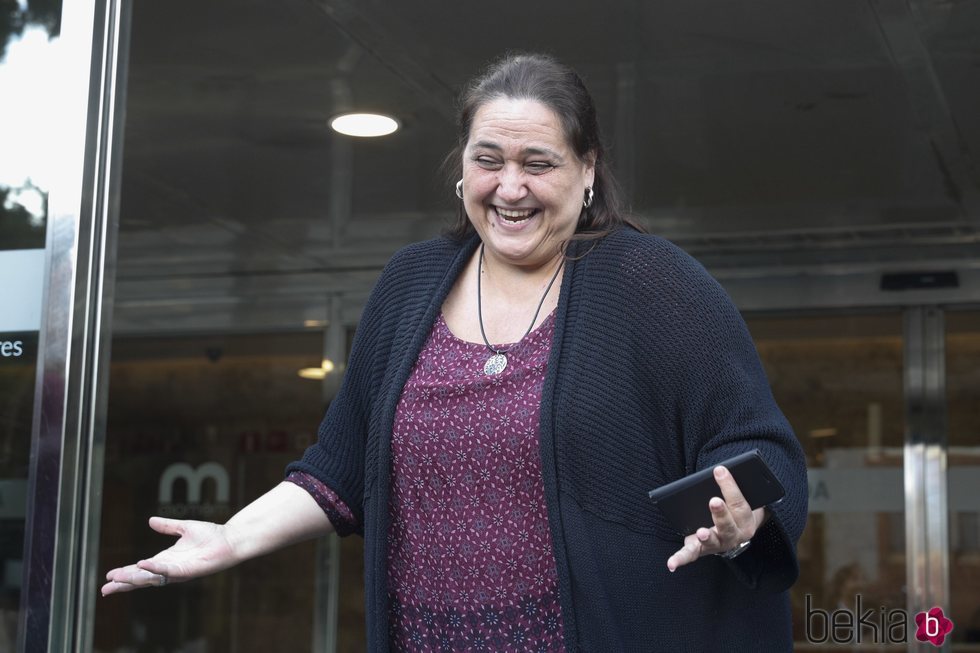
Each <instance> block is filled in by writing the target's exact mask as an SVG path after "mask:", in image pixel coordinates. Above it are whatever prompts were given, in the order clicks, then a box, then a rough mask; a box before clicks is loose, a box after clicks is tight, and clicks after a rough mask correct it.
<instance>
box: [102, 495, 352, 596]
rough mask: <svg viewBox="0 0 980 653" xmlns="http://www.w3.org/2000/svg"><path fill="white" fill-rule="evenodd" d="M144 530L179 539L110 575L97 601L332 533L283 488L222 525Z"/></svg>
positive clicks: (160, 524)
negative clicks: (151, 555) (110, 595)
mask: <svg viewBox="0 0 980 653" xmlns="http://www.w3.org/2000/svg"><path fill="white" fill-rule="evenodd" d="M150 528H152V529H153V530H155V531H157V532H159V533H164V534H166V535H173V536H175V537H178V538H179V539H178V540H177V542H176V543H174V545H173V546H171V547H170V548H169V549H166V550H164V551H161V552H160V553H158V554H156V555H155V556H153V557H152V558H148V559H146V560H140V561H139V562H137V563H136V564H132V565H126V566H125V567H119V568H117V569H113V570H112V571H110V572H109V573H108V574H106V580H107V581H108V582H107V583H106V584H105V585H103V586H102V595H103V596H107V595H109V594H115V593H116V592H128V591H131V590H134V589H140V588H143V587H158V586H160V585H164V584H166V583H176V582H182V581H186V580H191V579H193V578H199V577H201V576H206V575H208V574H213V573H215V572H218V571H221V570H223V569H227V568H229V567H233V566H234V565H237V564H238V563H240V562H244V561H245V560H248V559H250V558H254V557H257V556H260V555H263V554H265V553H270V552H272V551H275V550H276V549H280V548H282V547H284V546H287V545H289V544H293V543H296V542H301V541H303V540H308V539H310V538H313V537H318V536H321V535H326V534H328V533H330V532H332V531H333V526H332V525H331V524H330V520H329V519H327V516H326V514H325V513H324V512H323V509H322V508H320V506H319V505H317V503H316V501H315V500H314V499H313V497H312V496H310V494H309V493H308V492H307V491H306V490H304V489H303V488H301V487H299V486H297V485H295V484H293V483H288V482H283V483H280V484H279V485H277V486H276V487H274V488H272V489H271V490H269V491H268V492H266V493H265V494H264V495H262V496H261V497H259V498H258V499H256V500H255V501H253V502H252V503H250V504H248V505H247V506H245V507H244V508H242V509H241V510H240V511H238V512H237V513H236V514H235V515H234V516H233V517H232V518H231V519H229V520H228V522H227V523H225V524H213V523H211V522H202V521H193V520H181V519H164V518H163V517H151V518H150Z"/></svg>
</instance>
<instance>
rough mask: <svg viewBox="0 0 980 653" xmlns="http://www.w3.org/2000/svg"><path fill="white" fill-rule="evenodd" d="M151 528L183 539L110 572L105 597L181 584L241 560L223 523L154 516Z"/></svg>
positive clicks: (105, 586)
mask: <svg viewBox="0 0 980 653" xmlns="http://www.w3.org/2000/svg"><path fill="white" fill-rule="evenodd" d="M150 528H152V529H153V530H155V531H157V532H158V533H163V534H164V535H173V536H175V537H178V538H180V539H178V540H177V542H175V543H174V545H173V546H171V547H170V548H169V549H166V550H164V551H161V552H160V553H158V554H156V555H155V556H153V557H152V558H149V559H147V560H140V561H139V562H137V563H136V564H133V565H126V566H125V567H119V568H117V569H113V570H112V571H110V572H109V573H107V574H106V580H107V581H109V582H107V583H106V584H105V585H103V586H102V596H108V595H109V594H115V593H117V592H129V591H132V590H135V589H141V588H143V587H160V586H161V585H166V584H168V583H179V582H182V581H185V580H191V579H193V578H199V577H201V576H206V575H208V574H213V573H215V572H217V571H221V570H222V569H227V568H228V567H231V566H232V565H234V564H235V563H236V562H238V561H237V560H236V559H235V553H234V550H233V548H232V546H231V544H230V543H229V541H228V538H227V537H226V534H225V528H226V527H225V526H223V525H220V524H213V523H211V522H203V521H193V520H181V519H166V518H163V517H151V518H150Z"/></svg>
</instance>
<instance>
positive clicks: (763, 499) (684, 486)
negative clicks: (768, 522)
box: [650, 449, 786, 536]
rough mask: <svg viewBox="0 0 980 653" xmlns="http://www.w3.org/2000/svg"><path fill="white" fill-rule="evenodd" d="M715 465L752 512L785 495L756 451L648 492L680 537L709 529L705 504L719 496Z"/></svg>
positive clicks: (710, 520)
mask: <svg viewBox="0 0 980 653" xmlns="http://www.w3.org/2000/svg"><path fill="white" fill-rule="evenodd" d="M718 465H724V466H725V467H726V468H727V469H728V471H729V472H731V475H732V477H733V478H734V479H735V482H736V483H738V488H739V489H740V490H741V491H742V496H744V497H745V500H746V501H748V502H749V505H750V506H751V507H752V509H753V510H754V509H756V508H759V507H761V506H767V505H769V504H771V503H776V502H777V501H779V500H780V499H782V498H783V496H784V495H785V494H786V490H785V489H783V484H782V483H780V482H779V479H778V478H776V475H775V474H773V473H772V470H771V469H769V465H767V464H766V461H765V460H763V459H762V456H761V455H760V454H759V450H758V449H753V450H752V451H747V452H746V453H743V454H739V455H738V456H734V457H732V458H729V459H728V460H723V461H721V462H719V463H716V464H714V465H712V466H711V467H708V468H707V469H702V470H701V471H698V472H694V473H693V474H689V475H687V476H685V477H684V478H680V479H678V480H676V481H673V482H671V483H668V484H667V485H661V486H660V487H658V488H657V489H655V490H650V499H651V500H652V501H653V502H654V503H655V504H656V505H657V507H658V508H660V510H661V512H663V514H664V516H666V517H667V519H668V521H670V523H671V525H673V527H674V528H675V529H676V530H677V532H678V533H680V534H681V535H684V536H687V535H690V534H691V533H693V532H695V531H696V530H698V529H699V528H701V527H702V526H704V527H705V528H711V526H712V525H713V524H714V521H713V520H712V519H711V509H710V508H708V501H709V500H710V499H711V497H721V496H722V495H721V488H720V487H718V483H717V482H716V481H715V476H714V468H715V467H717V466H718Z"/></svg>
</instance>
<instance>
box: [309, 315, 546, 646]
mask: <svg viewBox="0 0 980 653" xmlns="http://www.w3.org/2000/svg"><path fill="white" fill-rule="evenodd" d="M553 331H554V314H553V313H552V314H551V315H549V316H548V318H547V319H545V321H544V322H543V323H542V324H541V325H540V326H539V327H538V328H537V329H535V330H534V331H532V332H531V333H529V334H528V335H527V336H526V337H525V338H524V339H523V340H522V341H521V342H519V343H517V344H516V345H514V346H513V347H511V348H510V350H509V351H508V353H507V358H508V365H507V368H506V369H505V370H504V371H503V372H502V373H501V374H499V375H496V376H487V375H485V374H484V373H483V364H484V362H485V361H486V358H487V356H488V355H489V354H488V352H487V348H486V347H485V346H483V345H480V344H475V343H470V342H465V341H463V340H460V339H459V338H457V337H456V336H454V335H453V334H452V332H451V331H450V330H449V327H448V326H446V323H445V321H444V320H443V318H442V316H439V318H438V319H437V320H436V322H435V324H434V325H433V328H432V331H431V332H430V334H429V338H428V340H427V341H426V343H425V346H424V347H423V348H422V351H421V352H420V354H419V358H418V361H417V362H416V365H415V369H414V370H413V371H412V374H411V376H410V377H409V379H408V382H407V383H406V384H405V388H404V390H403V392H402V397H401V400H400V402H399V404H398V409H397V412H396V416H395V424H394V432H393V434H392V467H391V481H392V482H391V488H392V491H391V501H390V508H389V510H390V515H391V524H392V526H391V529H390V531H389V536H388V594H389V623H390V625H391V633H390V636H391V643H392V647H393V648H394V649H395V650H400V651H563V650H564V644H563V642H562V617H561V609H560V606H559V603H558V579H557V572H556V569H555V558H554V551H553V549H552V542H551V534H550V531H549V529H548V517H547V511H546V507H545V501H544V484H543V481H542V477H541V458H540V453H539V448H538V447H539V444H538V414H539V407H540V403H541V388H542V384H543V383H544V377H545V367H546V364H547V361H548V354H549V352H550V350H551V337H552V333H553ZM290 480H292V481H294V482H296V483H298V484H300V485H301V486H303V487H304V488H306V489H307V491H309V492H310V493H311V494H312V495H313V496H314V498H316V499H317V501H318V503H319V504H320V505H321V507H323V508H324V510H325V511H326V512H327V515H328V516H329V517H330V519H331V522H333V523H334V525H335V526H336V527H338V531H339V532H349V530H351V527H352V525H353V524H352V523H351V522H352V519H353V517H352V515H351V513H350V511H349V510H348V509H347V507H346V506H344V505H343V503H342V502H340V500H339V499H338V498H337V497H336V495H334V494H333V493H332V492H331V491H330V490H329V489H328V488H326V487H324V486H323V485H322V484H320V483H319V482H317V481H315V480H314V479H312V478H311V477H308V476H306V475H304V474H301V473H294V474H291V475H290ZM338 522H340V523H338Z"/></svg>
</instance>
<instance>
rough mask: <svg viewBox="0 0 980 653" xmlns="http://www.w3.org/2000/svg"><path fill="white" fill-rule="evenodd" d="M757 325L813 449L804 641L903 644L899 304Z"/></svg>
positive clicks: (783, 399) (796, 597) (836, 645)
mask: <svg viewBox="0 0 980 653" xmlns="http://www.w3.org/2000/svg"><path fill="white" fill-rule="evenodd" d="M749 327H750V329H751V331H752V334H753V336H754V337H755V339H756V343H757V347H758V349H759V353H760V356H761V358H762V361H763V364H764V365H765V368H766V372H767V374H768V375H769V381H770V384H771V385H772V388H773V393H774V395H775V397H776V400H777V402H778V403H779V405H780V407H781V408H782V410H783V412H784V413H785V414H786V416H787V418H788V419H789V421H790V423H791V424H792V425H793V427H794V429H795V431H796V434H797V437H798V438H799V439H800V442H801V444H802V445H803V448H804V450H805V452H806V456H807V467H808V473H809V488H810V517H809V521H808V524H807V527H806V530H805V531H804V533H803V536H802V538H801V540H800V543H799V550H798V553H799V559H800V574H801V575H800V580H799V581H798V582H797V584H796V585H795V586H794V588H793V590H792V604H793V605H792V610H793V620H794V633H795V640H796V648H797V650H801V651H802V650H807V651H823V650H827V651H840V650H842V649H841V646H842V645H852V644H853V645H856V644H857V643H858V642H859V641H860V642H861V643H863V644H872V645H876V646H884V647H886V648H885V649H884V650H888V648H887V647H889V646H892V645H897V644H898V641H900V642H901V646H900V647H899V648H897V649H895V650H904V646H905V644H904V642H905V638H904V637H900V636H901V635H902V633H900V632H898V630H897V629H894V628H892V629H890V628H889V626H890V625H891V620H893V619H897V617H898V615H899V614H900V613H901V614H904V609H905V607H906V595H905V592H906V546H905V501H904V492H903V441H904V433H905V419H904V415H905V409H904V397H903V376H902V372H903V337H902V317H901V314H899V313H894V314H884V315H867V316H840V317H793V318H787V317H764V318H763V317H759V318H753V319H750V320H749ZM869 610H870V616H867V615H869ZM862 615H865V617H866V618H865V619H864V620H863V621H859V619H860V617H861V616H862ZM862 624H863V625H862ZM906 635H907V633H906ZM859 638H860V639H859ZM875 650H883V649H878V648H876V649H875Z"/></svg>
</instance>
